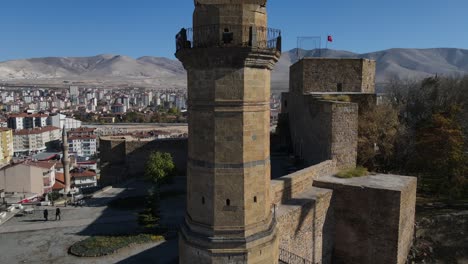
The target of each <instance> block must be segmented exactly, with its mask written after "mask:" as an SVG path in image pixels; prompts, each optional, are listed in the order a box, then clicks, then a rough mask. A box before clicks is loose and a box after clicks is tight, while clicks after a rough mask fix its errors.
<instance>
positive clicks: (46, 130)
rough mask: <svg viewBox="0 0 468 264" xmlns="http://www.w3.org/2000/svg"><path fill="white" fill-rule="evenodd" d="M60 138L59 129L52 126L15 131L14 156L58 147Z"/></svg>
mask: <svg viewBox="0 0 468 264" xmlns="http://www.w3.org/2000/svg"><path fill="white" fill-rule="evenodd" d="M60 138H61V135H60V129H59V128H58V127H53V126H45V127H40V128H34V129H22V130H15V131H14V132H13V149H14V155H15V156H22V155H30V154H32V153H38V152H43V151H45V150H46V149H47V147H48V146H49V147H58V146H59V142H60Z"/></svg>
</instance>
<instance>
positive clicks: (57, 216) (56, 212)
mask: <svg viewBox="0 0 468 264" xmlns="http://www.w3.org/2000/svg"><path fill="white" fill-rule="evenodd" d="M60 214H61V212H60V208H58V207H57V209H55V221H57V218H58V220H62V218H61V217H60V216H61V215H60Z"/></svg>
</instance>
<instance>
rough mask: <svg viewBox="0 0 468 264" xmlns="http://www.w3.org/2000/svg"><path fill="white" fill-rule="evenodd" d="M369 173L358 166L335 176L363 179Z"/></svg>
mask: <svg viewBox="0 0 468 264" xmlns="http://www.w3.org/2000/svg"><path fill="white" fill-rule="evenodd" d="M368 174H369V172H368V171H367V169H366V168H364V167H361V166H358V167H356V168H354V169H349V170H344V171H340V172H338V173H337V174H336V175H335V176H336V177H338V178H345V179H347V178H355V177H362V176H366V175H368Z"/></svg>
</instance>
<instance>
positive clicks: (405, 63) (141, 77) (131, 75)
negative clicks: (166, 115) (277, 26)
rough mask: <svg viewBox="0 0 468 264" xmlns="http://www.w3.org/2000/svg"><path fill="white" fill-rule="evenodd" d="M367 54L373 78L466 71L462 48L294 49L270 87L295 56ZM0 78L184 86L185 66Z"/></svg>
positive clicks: (6, 73)
mask: <svg viewBox="0 0 468 264" xmlns="http://www.w3.org/2000/svg"><path fill="white" fill-rule="evenodd" d="M304 56H307V57H328V58H367V59H373V60H376V61H377V73H376V82H377V83H385V82H388V81H389V80H390V79H393V78H397V79H421V78H424V77H427V76H431V75H435V74H439V75H449V76H457V75H465V74H468V50H465V49H453V48H437V49H389V50H383V51H378V52H372V53H365V54H357V53H352V52H349V51H341V50H331V49H322V50H310V51H305V50H297V49H293V50H290V51H287V52H284V53H283V55H282V57H281V59H280V61H279V62H278V63H277V65H276V68H275V69H274V71H273V74H272V89H273V90H274V91H285V90H287V87H288V83H289V66H290V65H291V64H292V63H294V62H296V61H297V60H298V58H299V57H304ZM0 81H3V82H23V83H28V82H29V83H34V82H41V83H53V82H57V81H82V82H89V83H92V82H95V83H107V82H109V83H127V84H130V85H141V86H152V87H156V88H180V89H184V88H185V87H186V76H185V70H184V68H183V67H182V65H181V64H180V62H178V61H176V60H172V59H168V58H162V57H150V56H146V57H141V58H138V59H134V58H131V57H127V56H121V55H107V54H106V55H97V56H93V57H48V58H33V59H24V60H11V61H5V62H0Z"/></svg>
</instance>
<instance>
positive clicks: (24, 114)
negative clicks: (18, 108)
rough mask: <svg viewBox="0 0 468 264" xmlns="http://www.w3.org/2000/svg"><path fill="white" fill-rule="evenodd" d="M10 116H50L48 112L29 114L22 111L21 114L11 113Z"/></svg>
mask: <svg viewBox="0 0 468 264" xmlns="http://www.w3.org/2000/svg"><path fill="white" fill-rule="evenodd" d="M8 117H49V116H48V115H46V114H28V113H20V114H11V115H9V116H8Z"/></svg>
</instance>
